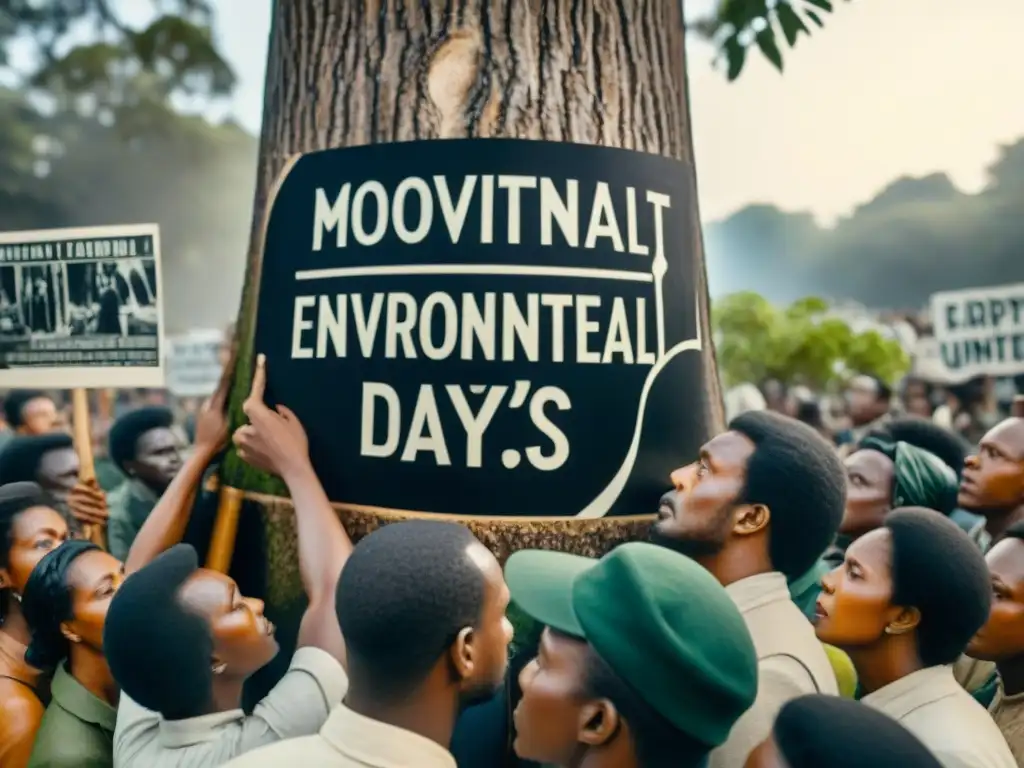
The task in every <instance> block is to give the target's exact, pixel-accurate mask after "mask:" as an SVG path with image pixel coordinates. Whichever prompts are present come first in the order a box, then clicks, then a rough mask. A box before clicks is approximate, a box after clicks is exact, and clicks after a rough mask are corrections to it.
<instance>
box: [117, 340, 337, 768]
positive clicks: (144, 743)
mask: <svg viewBox="0 0 1024 768" xmlns="http://www.w3.org/2000/svg"><path fill="white" fill-rule="evenodd" d="M226 383H227V382H226V380H225V381H222V382H221V387H220V388H219V390H218V392H217V394H216V395H214V397H213V399H212V400H211V401H210V402H209V403H208V404H207V405H206V406H204V409H203V412H202V414H201V415H200V417H199V419H198V421H197V425H196V441H195V442H196V450H195V452H194V453H193V454H192V456H190V457H189V459H188V461H187V462H186V463H185V465H184V466H183V467H182V470H181V472H179V473H178V475H177V477H175V478H174V480H173V481H172V482H171V484H170V486H168V488H167V490H166V491H165V493H164V495H163V496H162V497H161V499H160V501H159V502H158V503H157V505H156V507H155V508H154V509H153V512H152V514H150V516H149V519H148V520H146V523H145V525H143V527H142V530H141V531H139V535H138V536H137V537H136V539H135V542H134V544H132V548H131V551H130V552H129V555H128V560H127V561H126V562H125V573H126V574H127V578H126V579H125V581H124V583H123V584H122V585H121V588H120V589H119V590H118V591H117V594H116V595H115V596H114V598H113V600H112V601H111V603H110V608H109V611H108V612H107V620H106V624H105V625H104V630H103V650H104V653H105V654H106V657H107V662H108V663H109V665H110V671H111V672H112V673H113V675H114V679H115V680H116V681H117V683H118V685H119V686H120V688H121V698H120V702H119V704H118V709H117V726H116V728H115V730H114V765H115V766H116V768H216V767H217V766H220V765H223V764H224V763H226V762H227V761H228V760H230V759H232V758H234V757H237V756H238V755H240V754H243V753H244V752H247V751H249V750H252V749H255V748H257V747H259V746H262V745H264V744H269V743H271V742H274V741H278V740H280V739H287V738H290V737H294V736H305V735H308V734H311V733H316V732H317V731H318V730H319V729H320V727H321V726H322V725H323V724H324V721H325V720H326V719H327V715H328V713H329V712H330V711H331V709H332V708H333V707H334V705H336V704H337V703H338V702H340V701H341V698H342V696H343V695H344V691H345V687H346V685H347V679H346V675H345V671H344V669H343V667H342V663H343V658H344V652H345V648H344V643H343V640H342V636H341V632H340V630H339V629H338V622H337V619H336V617H335V611H334V593H335V588H336V586H337V583H338V574H339V573H340V572H341V569H342V567H343V566H344V564H345V561H346V560H347V558H348V556H349V553H350V552H351V548H352V544H351V541H350V540H349V538H348V535H347V534H346V533H345V531H344V529H343V528H342V527H341V522H340V521H339V520H338V516H337V514H336V513H335V512H334V510H333V508H332V507H331V504H330V501H328V499H327V496H326V495H325V494H324V491H323V487H322V486H321V485H320V482H319V481H318V480H317V478H316V475H315V474H314V472H313V468H312V465H311V464H310V461H309V443H308V440H307V438H306V433H305V430H304V429H303V428H302V425H301V424H300V423H299V421H298V419H296V418H295V414H294V413H292V412H291V411H290V410H289V409H288V408H286V407H285V406H278V407H277V409H276V410H271V409H270V408H269V407H268V406H267V405H266V404H265V403H264V401H263V394H264V388H265V384H266V370H265V360H264V358H263V356H262V355H260V356H259V358H258V359H257V363H256V371H255V373H254V375H253V384H252V389H251V391H250V394H249V397H248V398H247V399H246V401H245V404H244V405H243V410H244V412H245V414H246V416H248V417H249V420H250V422H251V423H250V424H248V425H246V426H243V427H240V428H239V429H238V430H237V431H236V432H235V435H234V442H235V445H236V446H237V448H238V452H239V456H240V457H241V458H242V459H243V460H244V461H246V462H248V463H249V464H251V465H252V466H255V467H257V468H259V469H261V470H263V471H268V472H273V473H275V474H277V475H278V476H280V477H281V478H282V479H283V480H284V481H285V484H286V485H287V486H288V490H289V492H290V494H291V497H292V500H293V502H294V504H295V520H296V532H297V537H298V554H299V573H300V576H301V578H302V583H303V587H304V588H305V591H306V596H307V597H308V599H309V604H308V606H307V608H306V611H305V614H304V615H303V618H302V621H301V624H300V625H299V632H298V639H297V641H296V643H297V650H296V651H295V654H294V655H293V656H292V660H291V665H290V667H289V669H288V671H287V672H286V673H285V675H284V677H282V678H281V680H280V681H279V682H278V683H277V685H276V686H274V688H273V689H272V690H271V691H270V692H269V693H268V694H267V695H266V697H264V698H263V700H262V701H260V702H259V703H257V704H256V705H255V708H254V709H253V711H252V712H251V713H249V714H247V713H246V712H244V711H243V710H242V704H241V703H242V688H243V686H244V684H245V681H246V679H247V678H248V677H249V676H251V675H252V674H254V673H255V672H256V671H257V670H259V669H261V668H262V667H264V666H265V665H266V664H268V663H269V662H270V661H271V660H272V659H273V658H274V656H275V655H276V654H277V652H278V644H277V642H276V640H275V639H274V634H273V632H274V626H273V624H272V623H271V622H270V621H269V620H268V619H267V618H266V616H265V615H264V613H263V602H262V601H261V600H258V599H252V598H246V597H243V596H242V595H241V594H240V593H239V590H238V585H237V584H236V583H235V582H234V581H233V580H232V579H231V578H229V577H228V576H226V575H224V574H221V573H218V572H215V571H210V570H207V569H205V568H199V567H198V562H197V557H196V553H195V551H194V550H193V549H192V548H191V547H188V546H186V545H181V544H179V543H178V542H180V541H181V537H182V535H183V534H184V532H185V529H186V527H187V525H188V522H189V517H190V514H191V511H192V498H193V496H194V494H195V492H196V488H197V486H198V485H199V483H200V482H201V478H202V476H203V473H204V471H205V469H206V467H207V466H208V465H209V463H210V462H211V461H212V459H213V458H214V457H215V456H216V455H217V454H218V453H220V451H221V450H222V449H223V447H224V445H225V443H226V439H227V421H226V417H225V416H224V413H223V410H224V400H225V397H226V389H227V387H226Z"/></svg>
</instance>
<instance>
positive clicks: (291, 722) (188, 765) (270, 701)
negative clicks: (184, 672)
mask: <svg viewBox="0 0 1024 768" xmlns="http://www.w3.org/2000/svg"><path fill="white" fill-rule="evenodd" d="M154 663H159V661H158V660H157V661H155V662H154ZM347 688H348V677H347V676H346V675H345V670H344V669H343V668H342V666H341V664H340V663H339V662H338V661H337V659H335V658H334V657H333V656H331V655H330V654H329V653H327V652H326V651H322V650H320V649H319V648H299V649H298V650H297V651H296V652H295V655H294V656H293V657H292V663H291V666H290V667H289V668H288V671H287V672H286V673H285V675H284V677H282V678H281V680H280V682H279V683H278V684H277V685H275V686H274V688H273V689H272V690H271V691H270V693H268V694H267V696H266V698H265V699H263V701H261V702H260V703H259V704H257V705H256V709H255V710H254V711H253V713H252V715H250V716H248V717H246V715H245V713H244V712H242V710H240V709H235V710H232V711H230V712H217V713H214V714H212V715H202V716H200V717H191V718H188V719H187V720H164V719H163V718H162V717H161V716H160V715H158V714H156V713H155V712H150V711H149V710H148V709H144V708H143V707H140V706H139V705H138V704H136V703H135V702H134V701H132V700H131V699H130V698H129V697H128V696H126V695H125V694H123V693H122V694H121V701H120V704H119V706H118V709H117V730H116V731H115V733H114V768H217V766H221V765H224V763H226V762H227V761H228V760H231V759H232V758H235V757H238V756H239V755H242V754H244V753H246V752H249V751H250V750H253V749H257V748H258V747H262V746H265V745H267V744H273V743H274V742H275V741H282V740H284V739H294V738H296V737H297V736H309V735H310V734H314V733H316V732H317V731H319V730H320V728H321V726H323V724H324V722H325V721H326V720H327V715H328V713H330V711H331V709H332V708H333V707H334V706H335V705H336V704H338V703H339V702H340V701H341V699H342V698H343V697H344V695H345V690H346V689H347Z"/></svg>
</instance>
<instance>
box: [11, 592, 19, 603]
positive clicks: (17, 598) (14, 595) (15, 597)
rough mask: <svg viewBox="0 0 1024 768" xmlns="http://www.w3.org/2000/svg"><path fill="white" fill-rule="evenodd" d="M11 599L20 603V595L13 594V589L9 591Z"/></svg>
mask: <svg viewBox="0 0 1024 768" xmlns="http://www.w3.org/2000/svg"><path fill="white" fill-rule="evenodd" d="M11 597H13V598H14V599H15V600H17V601H18V602H19V603H20V602H21V593H19V592H15V591H14V590H13V589H12V590H11Z"/></svg>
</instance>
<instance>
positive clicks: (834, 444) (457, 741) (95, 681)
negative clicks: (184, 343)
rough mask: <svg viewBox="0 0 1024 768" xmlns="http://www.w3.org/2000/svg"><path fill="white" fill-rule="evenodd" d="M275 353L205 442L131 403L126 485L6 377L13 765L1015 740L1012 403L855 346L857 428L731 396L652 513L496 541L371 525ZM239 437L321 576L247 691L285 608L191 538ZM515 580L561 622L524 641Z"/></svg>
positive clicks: (1023, 658) (1020, 714)
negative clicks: (342, 486)
mask: <svg viewBox="0 0 1024 768" xmlns="http://www.w3.org/2000/svg"><path fill="white" fill-rule="evenodd" d="M265 366H266V361H265V360H264V359H263V358H262V357H261V358H259V359H258V361H257V364H256V371H255V373H254V378H253V382H252V391H251V393H250V395H249V397H248V399H247V400H246V402H245V407H244V411H245V414H246V416H247V424H246V425H245V426H242V427H241V428H239V429H238V430H237V431H235V433H234V434H233V435H229V432H228V423H227V419H226V416H225V414H224V407H223V406H224V403H223V396H222V393H218V394H217V395H215V396H214V397H213V398H212V399H211V400H210V402H208V403H207V404H206V405H205V406H204V407H203V408H202V410H201V411H200V412H199V413H198V414H197V416H196V418H195V423H194V425H193V429H192V430H191V431H192V433H193V436H192V445H191V447H190V450H188V451H187V452H184V451H182V449H181V441H180V435H179V433H178V432H176V430H175V429H174V424H173V421H174V415H173V414H172V413H171V412H170V411H169V410H167V409H166V408H163V407H159V406H144V407H140V408H136V409H134V410H129V411H127V412H125V413H123V414H121V415H119V416H118V418H117V419H116V421H115V422H114V423H113V425H112V427H111V428H110V431H109V437H108V439H109V455H110V457H111V460H112V461H113V462H114V464H116V466H117V469H118V471H119V472H120V473H121V475H123V477H124V478H125V479H123V480H122V481H121V482H120V483H119V484H118V485H117V486H116V488H115V490H113V491H111V492H108V491H107V490H105V489H104V487H103V484H102V483H100V482H99V481H96V480H91V479H89V480H82V479H81V478H80V472H79V469H80V467H79V463H78V457H77V455H76V453H75V450H74V447H73V443H72V441H71V438H70V437H69V436H68V435H67V434H66V433H65V432H64V431H63V430H62V421H61V419H60V418H59V409H58V408H57V407H56V406H55V404H54V403H53V402H52V400H50V399H49V398H47V396H46V395H44V394H42V393H37V392H36V393H33V392H11V393H8V394H7V396H6V398H5V411H6V414H7V420H8V423H9V426H10V428H11V431H12V433H13V434H12V436H11V437H10V438H9V439H8V440H7V441H6V443H5V445H4V446H3V448H2V449H0V768H24V766H31V767H32V768H58V767H64V766H67V767H68V768H70V766H87V767H93V766H95V767H96V768H99V767H100V766H104V767H109V766H115V767H116V768H172V767H174V768H192V767H195V768H199V767H200V766H204V767H206V766H208V767H211V768H213V767H216V766H235V767H237V768H271V767H274V768H277V766H281V765H287V764H295V765H311V766H323V767H324V768H328V767H329V766H337V767H338V768H354V767H356V766H359V767H362V768H369V767H377V768H456V767H458V768H477V767H478V766H479V768H505V767H506V766H519V767H525V766H535V765H539V766H546V767H550V768H663V767H664V768H668V766H672V767H673V768H705V766H709V767H710V768H811V767H812V766H813V767H814V768H827V767H828V766H834V767H836V768H846V767H847V766H858V767H861V766H872V767H873V768H886V767H887V766H900V768H916V767H917V766H921V767H922V768H925V767H926V768H935V767H936V766H944V767H945V768H1012V767H1013V766H1024V419H1021V418H1017V417H1009V418H1006V419H1004V420H1002V421H1000V422H998V423H995V424H994V425H993V426H991V428H990V429H988V430H987V431H986V432H985V433H984V434H983V435H981V436H980V439H979V440H978V441H977V444H971V443H970V442H968V441H967V439H965V437H964V436H963V435H962V434H959V433H957V432H956V431H955V430H953V429H951V428H949V427H948V426H943V425H942V424H941V423H938V421H937V420H936V419H934V418H931V419H926V418H922V417H921V416H919V415H918V416H911V415H906V414H905V413H901V412H899V409H895V410H894V409H893V404H892V402H891V400H892V398H891V397H888V398H887V397H886V393H887V392H888V390H887V389H882V387H884V385H882V384H881V383H880V382H877V381H875V380H869V379H864V378H861V379H858V380H855V381H854V382H853V383H852V386H851V392H850V398H849V400H850V403H851V409H850V410H851V413H852V414H856V415H855V416H853V422H852V423H851V424H850V425H849V428H848V429H847V430H845V431H844V433H843V434H842V435H840V434H839V433H838V432H830V433H827V434H826V432H825V431H823V430H822V429H821V428H820V427H819V426H816V425H814V424H810V423H805V422H808V419H806V418H804V419H800V418H796V417H799V416H801V415H805V416H806V409H805V413H804V414H801V413H798V412H793V413H792V415H786V414H784V413H780V412H779V411H781V410H785V409H786V406H785V404H780V405H779V406H778V408H777V409H773V408H771V407H760V408H757V407H754V408H749V407H748V408H742V409H740V410H741V411H742V412H739V413H734V414H733V416H732V418H731V419H730V421H729V423H728V426H727V428H726V430H725V431H724V432H722V433H721V434H719V435H716V436H714V437H713V438H712V439H710V440H709V441H708V442H707V443H706V444H705V445H704V446H703V447H702V448H701V450H700V453H699V456H697V457H683V458H682V459H681V461H680V463H681V464H682V466H680V468H679V469H677V470H676V471H675V472H673V473H672V476H671V477H670V478H666V488H667V489H668V490H667V492H666V493H665V495H664V496H663V497H662V499H661V502H660V505H659V508H658V509H657V510H653V509H652V510H637V512H638V513H639V512H651V513H654V512H657V518H656V522H655V523H654V524H653V526H652V529H651V533H650V537H649V540H647V541H636V542H630V543H625V544H621V545H619V546H617V547H615V548H614V549H612V551H611V552H609V553H608V554H607V555H605V556H604V557H602V558H600V559H598V560H593V559H588V558H583V557H578V556H573V555H568V554H563V553H556V552H542V551H521V552H517V553H515V554H513V555H512V556H511V557H510V558H509V559H508V560H507V562H506V563H504V566H502V565H501V564H499V562H498V561H497V560H496V558H495V557H494V555H493V554H492V553H491V552H490V551H489V550H488V549H487V548H486V547H484V546H483V545H482V544H481V543H480V542H479V541H478V540H477V539H476V538H474V536H473V534H472V533H471V532H470V531H469V529H468V528H466V527H464V526H461V525H459V524H457V523H454V522H448V521H442V520H437V521H432V520H413V521H407V522H400V523H393V524H390V525H386V526H384V527H382V528H380V529H378V530H377V531H375V532H373V533H371V534H369V535H368V536H366V537H365V538H364V539H362V540H361V541H359V543H358V544H356V545H355V546H353V543H352V542H351V541H350V539H349V537H348V535H347V534H346V532H345V530H344V528H343V527H342V525H341V523H340V521H339V518H338V516H337V514H336V512H335V511H334V510H333V508H332V506H331V504H330V502H329V500H328V498H327V496H326V494H325V493H324V491H323V488H322V486H321V484H320V481H319V480H318V478H317V475H316V473H315V471H314V469H313V467H312V465H311V463H310V461H309V457H308V453H309V452H308V443H307V438H306V433H305V430H304V428H303V426H302V424H301V423H299V421H298V419H297V418H296V417H295V415H294V414H293V413H292V412H291V411H290V410H289V409H288V408H287V407H285V406H278V407H277V408H274V409H271V408H269V407H268V406H267V405H266V404H265V402H264V398H263V383H264V380H265ZM869 381H872V382H873V383H870V384H869V383H868V382H869ZM889 394H890V395H891V392H890V393H889ZM764 405H765V406H767V405H768V403H767V399H766V402H765V404H764ZM229 441H232V442H233V443H234V445H235V447H236V449H237V451H238V454H239V456H240V457H241V458H242V459H243V460H244V461H245V462H247V463H249V464H250V465H252V466H253V467H255V468H257V469H259V470H262V471H265V472H270V473H273V474H275V475H277V476H278V477H280V478H281V479H282V480H283V482H284V483H285V485H286V486H287V488H288V491H289V493H290V495H291V498H292V500H293V503H294V506H295V515H296V527H297V534H298V552H299V562H298V565H299V571H300V574H301V578H302V583H303V587H304V589H305V593H306V596H307V598H308V607H307V608H306V610H305V613H304V615H303V617H302V621H301V624H300V626H299V632H298V639H297V643H296V647H297V650H296V651H295V652H294V654H293V656H292V658H291V660H290V664H289V666H288V668H287V671H286V672H285V673H284V674H283V676H282V677H281V679H280V680H279V681H278V682H277V683H276V685H274V686H273V687H272V688H270V690H269V693H267V694H266V695H265V696H263V697H262V699H261V700H259V701H258V702H256V703H255V704H254V705H251V706H250V705H249V703H247V702H246V701H245V699H246V697H245V696H244V693H245V690H246V686H247V681H250V680H251V679H252V677H253V675H254V674H256V673H257V672H258V671H259V670H261V669H263V668H265V667H266V666H267V665H268V664H270V662H271V661H272V660H273V659H274V658H275V657H276V656H277V654H278V653H279V647H278V643H277V640H276V639H275V627H274V625H273V623H272V622H271V621H270V620H268V618H267V617H266V615H265V613H264V606H263V603H262V602H261V601H260V600H258V599H255V598H251V597H246V596H245V595H243V594H242V593H241V592H240V590H239V588H238V585H237V583H236V582H235V581H233V580H232V579H231V578H230V577H229V576H227V575H225V574H222V573H219V572H216V571H212V570H208V569H206V568H203V567H200V558H199V556H198V555H197V552H196V549H195V548H194V547H193V546H191V545H190V544H188V543H183V541H184V540H185V539H186V538H187V531H188V530H189V526H190V524H191V522H192V517H193V514H194V509H195V499H196V497H197V495H198V494H200V493H201V492H202V488H203V487H204V482H205V479H206V477H207V475H208V472H209V469H210V467H211V465H212V464H214V463H215V462H216V461H217V458H218V457H219V456H220V455H221V453H222V451H223V449H224V448H225V446H226V445H227V443H228V442H229ZM691 459H692V461H690V460H691ZM686 461H690V463H685V462H686ZM96 526H105V527H106V530H107V533H108V537H107V547H106V549H104V548H103V547H101V546H97V544H95V543H93V542H92V541H89V540H88V539H87V538H86V537H85V536H84V534H83V531H85V530H88V529H94V528H95V527H96ZM511 603H514V604H515V606H516V608H517V609H518V610H519V611H521V612H523V613H525V614H526V615H527V616H529V617H530V618H531V619H532V620H533V621H535V622H536V623H537V624H538V625H539V626H541V627H543V630H542V631H541V632H540V633H539V636H538V639H537V641H536V642H535V643H528V644H525V645H524V644H522V643H516V649H517V652H516V653H515V654H510V651H509V648H510V644H511V643H512V641H513V630H512V625H511V623H510V621H509V619H508V614H509V608H510V604H511Z"/></svg>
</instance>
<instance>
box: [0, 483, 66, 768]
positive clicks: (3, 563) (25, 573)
mask: <svg viewBox="0 0 1024 768" xmlns="http://www.w3.org/2000/svg"><path fill="white" fill-rule="evenodd" d="M67 538H68V524H67V522H66V521H65V519H64V517H63V516H62V515H61V514H60V513H59V512H57V510H55V509H54V508H53V502H52V501H50V500H49V499H48V498H47V497H46V495H45V494H44V493H43V490H42V489H41V488H40V487H39V486H38V485H36V484H35V483H10V484H8V485H5V486H2V487H0V766H2V767H3V768H24V766H26V765H27V764H28V759H29V755H30V754H31V752H32V744H33V741H34V740H35V735H36V730H37V729H38V728H39V722H40V720H42V717H43V711H44V709H45V706H46V702H47V701H48V699H49V686H48V681H47V678H46V676H45V675H44V674H43V673H42V672H41V671H40V670H39V669H38V668H36V667H34V666H32V665H31V664H30V663H29V662H28V661H26V659H25V651H26V648H27V646H28V643H29V639H30V637H31V635H30V632H29V627H28V622H27V621H26V619H25V615H24V613H23V612H22V610H21V601H22V594H23V593H24V591H25V586H26V584H27V583H28V579H29V575H30V574H31V573H32V570H33V569H34V568H35V567H36V565H37V564H38V563H39V561H40V560H42V559H43V556H44V555H46V553H47V552H49V551H50V550H52V549H55V548H56V547H58V546H59V545H60V544H61V543H62V542H64V541H65V540H67Z"/></svg>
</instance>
